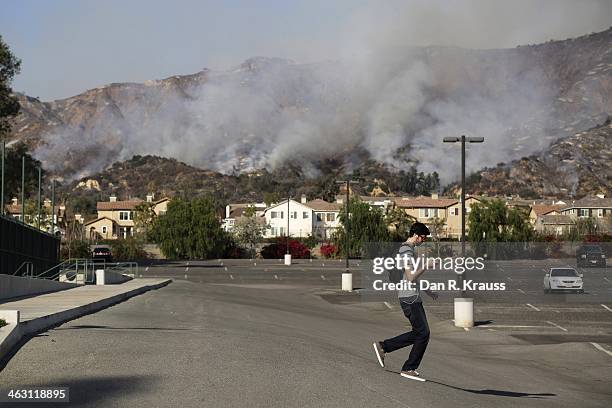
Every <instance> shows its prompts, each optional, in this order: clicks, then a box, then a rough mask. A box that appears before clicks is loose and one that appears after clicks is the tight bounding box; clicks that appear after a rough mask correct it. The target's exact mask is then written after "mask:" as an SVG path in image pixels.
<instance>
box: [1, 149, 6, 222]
mask: <svg viewBox="0 0 612 408" xmlns="http://www.w3.org/2000/svg"><path fill="white" fill-rule="evenodd" d="M5 150H6V143H5V142H4V140H2V153H1V154H2V158H1V159H0V161H1V162H2V163H1V164H0V173H2V176H1V177H2V180H1V181H0V185H1V186H2V187H0V215H4V151H5Z"/></svg>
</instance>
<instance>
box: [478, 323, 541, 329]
mask: <svg viewBox="0 0 612 408" xmlns="http://www.w3.org/2000/svg"><path fill="white" fill-rule="evenodd" d="M477 327H478V326H477ZM491 327H496V328H498V329H534V328H539V329H542V328H546V327H548V326H523V325H513V324H487V325H486V326H482V328H483V329H489V328H491Z"/></svg>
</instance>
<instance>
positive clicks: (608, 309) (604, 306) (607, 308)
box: [601, 304, 612, 312]
mask: <svg viewBox="0 0 612 408" xmlns="http://www.w3.org/2000/svg"><path fill="white" fill-rule="evenodd" d="M601 307H603V308H604V309H606V310H607V311H608V312H612V309H610V308H609V307H608V306H606V305H604V304H602V305H601Z"/></svg>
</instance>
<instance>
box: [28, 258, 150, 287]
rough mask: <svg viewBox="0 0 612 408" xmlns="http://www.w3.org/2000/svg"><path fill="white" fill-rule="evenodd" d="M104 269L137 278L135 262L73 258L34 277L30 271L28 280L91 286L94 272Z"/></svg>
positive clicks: (94, 279) (93, 280) (94, 275)
mask: <svg viewBox="0 0 612 408" xmlns="http://www.w3.org/2000/svg"><path fill="white" fill-rule="evenodd" d="M97 269H104V270H106V271H112V272H116V273H121V274H124V275H127V276H131V277H133V278H134V277H136V276H138V263H136V262H115V263H111V262H106V261H105V260H98V259H85V258H73V259H68V260H66V261H64V262H62V263H60V264H58V265H55V266H54V267H52V268H50V269H47V270H46V271H43V272H41V273H39V274H38V275H34V274H33V272H32V271H30V273H29V274H26V275H24V276H27V277H29V278H37V279H49V280H59V281H61V282H74V283H78V284H82V285H85V284H88V283H89V284H93V283H95V282H96V270H97Z"/></svg>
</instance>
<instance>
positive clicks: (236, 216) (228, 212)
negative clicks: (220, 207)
mask: <svg viewBox="0 0 612 408" xmlns="http://www.w3.org/2000/svg"><path fill="white" fill-rule="evenodd" d="M249 208H252V209H253V210H252V211H254V214H253V215H255V217H257V219H260V218H261V217H263V215H264V212H265V211H266V204H265V203H237V204H228V205H226V206H225V218H224V219H223V220H222V221H221V228H223V230H225V231H227V232H230V231H232V230H233V229H234V226H235V225H236V224H237V223H238V222H240V220H241V219H242V218H243V217H244V216H245V215H244V214H245V211H247V210H248V209H249Z"/></svg>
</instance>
